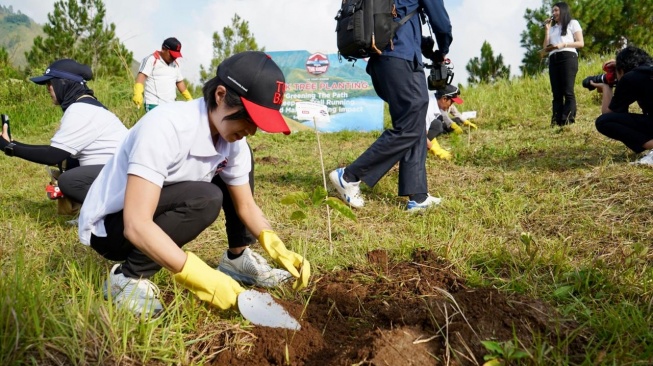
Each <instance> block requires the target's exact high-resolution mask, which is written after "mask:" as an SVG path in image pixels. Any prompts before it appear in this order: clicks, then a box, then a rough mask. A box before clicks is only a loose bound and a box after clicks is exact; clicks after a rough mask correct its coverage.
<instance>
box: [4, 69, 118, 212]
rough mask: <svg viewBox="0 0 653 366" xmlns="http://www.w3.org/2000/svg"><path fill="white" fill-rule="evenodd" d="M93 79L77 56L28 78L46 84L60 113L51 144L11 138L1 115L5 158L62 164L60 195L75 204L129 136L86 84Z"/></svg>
mask: <svg viewBox="0 0 653 366" xmlns="http://www.w3.org/2000/svg"><path fill="white" fill-rule="evenodd" d="M92 78H93V72H92V70H91V68H90V67H89V66H87V65H83V64H80V63H78V62H77V61H75V60H71V59H61V60H57V61H55V62H53V63H52V64H51V65H50V66H48V68H47V69H46V70H45V73H44V74H43V75H42V76H38V77H33V78H31V79H30V80H32V81H33V82H34V83H36V84H39V85H45V86H46V88H47V90H48V92H49V93H50V96H51V97H52V103H53V104H54V105H58V106H61V110H63V112H64V113H63V117H62V118H61V123H60V125H59V128H58V129H57V131H56V132H55V134H54V136H53V137H52V139H51V140H50V145H29V144H24V143H20V142H18V141H16V140H12V139H11V136H9V126H8V123H7V122H6V121H8V117H7V116H4V115H3V131H2V138H0V148H1V149H2V150H4V152H5V154H6V155H8V156H15V157H19V158H22V159H25V160H28V161H31V162H34V163H38V164H45V165H59V166H60V168H61V169H62V170H63V169H64V168H65V171H64V172H63V173H62V174H61V175H60V176H59V177H58V183H59V188H60V190H61V192H62V193H63V195H64V197H67V198H70V199H71V200H73V201H75V202H77V203H81V202H82V201H83V200H84V197H85V196H86V192H87V191H88V187H90V185H91V183H92V181H93V180H94V179H95V177H96V176H97V175H98V174H99V172H100V170H101V169H102V167H103V166H104V164H105V163H106V162H107V161H108V160H109V158H111V156H113V154H114V152H115V150H116V147H117V146H118V145H119V144H120V142H121V141H122V140H123V138H124V137H125V136H126V135H127V128H126V127H125V126H124V125H123V124H122V122H121V121H120V120H119V119H118V117H116V115H115V114H113V113H111V112H110V111H109V110H108V109H107V108H106V107H105V106H104V105H103V104H102V103H100V101H98V100H97V98H96V97H95V94H94V93H93V90H91V89H89V88H88V85H87V82H88V81H89V80H91V79H92ZM64 162H65V164H64ZM64 165H65V167H64ZM73 168H74V169H73Z"/></svg>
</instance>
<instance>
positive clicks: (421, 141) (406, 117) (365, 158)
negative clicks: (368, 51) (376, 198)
mask: <svg viewBox="0 0 653 366" xmlns="http://www.w3.org/2000/svg"><path fill="white" fill-rule="evenodd" d="M367 73H368V74H370V76H371V77H372V85H374V90H375V91H376V94H378V95H379V97H380V98H381V99H383V100H384V101H385V102H386V103H388V106H389V108H390V117H391V118H392V128H391V129H387V130H385V131H383V133H382V134H381V136H379V138H378V139H377V140H376V141H374V143H372V145H371V146H370V147H368V148H367V150H365V152H363V154H361V156H359V157H358V158H357V159H356V160H355V161H354V162H353V163H351V165H349V166H348V167H347V171H348V172H350V173H352V174H354V175H356V176H358V177H359V178H360V179H361V180H362V181H363V182H365V184H367V185H368V186H370V187H372V186H374V185H375V184H376V183H377V182H378V181H379V180H380V179H381V178H382V177H383V176H384V175H385V174H386V173H387V172H388V171H389V170H390V169H391V168H392V167H393V166H394V165H395V164H396V163H399V188H398V191H399V192H398V193H399V195H400V196H409V195H413V194H418V193H424V194H425V193H428V185H427V182H426V167H425V163H426V129H425V128H424V121H425V120H426V110H427V108H428V103H429V100H428V90H427V87H426V77H425V75H424V68H423V66H422V65H421V64H419V63H418V62H417V61H407V60H403V59H400V58H396V57H389V56H373V57H371V58H370V60H369V63H368V65H367Z"/></svg>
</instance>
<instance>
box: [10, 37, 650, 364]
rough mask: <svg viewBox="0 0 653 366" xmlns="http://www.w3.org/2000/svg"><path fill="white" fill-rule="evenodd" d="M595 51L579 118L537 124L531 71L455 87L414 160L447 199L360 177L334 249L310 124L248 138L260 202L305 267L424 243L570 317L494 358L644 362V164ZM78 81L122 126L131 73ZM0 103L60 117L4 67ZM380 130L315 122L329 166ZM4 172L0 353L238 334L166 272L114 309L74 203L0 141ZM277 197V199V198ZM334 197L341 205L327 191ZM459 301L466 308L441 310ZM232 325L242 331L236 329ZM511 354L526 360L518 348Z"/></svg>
mask: <svg viewBox="0 0 653 366" xmlns="http://www.w3.org/2000/svg"><path fill="white" fill-rule="evenodd" d="M647 51H649V52H650V50H647ZM601 64H602V60H601V59H600V58H599V57H598V56H596V55H595V56H590V57H586V58H585V59H584V60H581V62H580V65H579V72H578V77H577V85H576V88H577V89H576V97H577V103H578V108H579V110H578V115H577V122H576V123H575V124H574V125H572V126H569V127H565V128H551V127H550V119H549V113H550V100H551V91H550V86H549V82H548V78H547V77H546V76H545V75H536V76H528V77H523V78H513V79H512V80H500V81H497V82H496V83H493V84H479V85H475V86H473V87H468V88H466V89H465V90H464V92H463V95H464V98H465V104H463V107H464V108H469V109H474V110H476V111H477V112H478V118H477V119H475V120H474V122H475V123H477V124H478V126H479V129H478V130H476V131H472V132H471V133H470V134H466V135H456V136H454V135H446V136H444V137H442V139H438V140H439V141H440V144H442V146H443V147H445V148H452V151H453V152H454V159H453V161H451V162H445V161H439V160H435V159H428V160H427V162H426V172H427V176H428V179H429V188H430V193H431V194H432V195H434V196H439V197H443V199H444V200H443V204H442V205H440V206H439V207H438V208H437V209H435V210H433V211H431V212H428V213H427V214H424V215H406V213H405V212H404V207H405V198H404V197H397V195H396V193H397V192H396V189H397V182H398V173H397V171H396V169H392V170H391V171H390V172H389V173H388V174H387V175H386V176H385V177H384V178H383V179H381V180H380V181H379V183H378V184H377V185H376V186H374V187H365V186H363V187H362V189H363V194H364V195H365V196H366V198H367V201H366V205H365V207H364V208H362V209H361V210H357V211H356V212H355V213H356V221H353V220H334V222H333V242H334V245H333V248H334V252H333V253H331V252H330V251H329V242H328V241H327V239H326V238H325V237H324V236H323V235H321V233H323V232H324V231H325V230H326V220H325V219H324V212H323V211H322V210H318V209H315V208H314V207H313V202H314V198H317V197H322V194H323V190H319V191H317V190H313V189H312V188H313V187H316V186H318V185H321V184H322V177H321V168H320V161H319V159H318V158H317V153H314V152H315V150H312V149H313V148H314V146H313V145H314V144H313V143H314V141H315V134H314V133H313V132H312V131H311V132H298V133H293V134H291V135H289V136H285V135H281V134H265V133H257V134H256V135H255V136H251V137H249V138H248V141H249V142H250V144H251V145H252V149H253V150H254V152H255V158H256V160H257V167H256V201H257V203H258V204H259V205H260V206H261V208H262V210H263V211H264V212H265V214H266V217H267V218H268V219H269V220H270V222H272V223H273V225H274V227H275V230H276V231H278V232H279V236H280V237H283V238H287V240H285V241H286V244H288V246H289V247H293V246H294V247H297V246H299V245H300V244H301V243H304V242H305V243H310V245H306V258H307V259H309V260H310V261H311V264H312V265H313V267H312V268H313V269H314V270H313V271H314V277H313V278H314V279H317V278H320V277H321V276H322V275H323V274H324V273H328V272H331V271H334V270H338V269H342V268H350V267H354V268H355V267H357V266H359V265H365V263H366V262H365V254H366V253H368V252H369V251H370V250H372V249H384V250H387V251H388V253H389V254H390V255H391V256H392V259H393V260H397V261H400V260H401V261H404V260H409V258H410V255H409V253H412V252H413V251H414V250H415V249H416V248H421V249H426V250H429V251H433V252H434V253H436V254H438V255H440V256H442V257H443V258H446V259H447V261H448V265H449V266H450V268H451V269H452V270H455V272H456V273H457V274H459V275H460V276H461V277H463V278H465V279H466V284H465V288H468V289H470V290H473V289H474V288H475V287H477V286H486V285H489V286H492V287H495V288H498V289H500V290H502V291H503V292H504V293H507V294H514V293H518V294H521V295H523V296H529V297H533V298H537V299H540V300H542V301H543V302H545V303H548V304H552V305H553V306H555V307H556V309H557V310H558V312H559V313H560V314H561V316H562V317H563V318H564V319H573V320H574V321H575V322H576V323H577V324H578V325H579V328H578V333H577V334H575V335H574V336H576V337H580V338H581V339H582V340H583V342H582V343H583V345H586V347H585V348H582V349H580V350H579V349H577V348H574V347H571V343H569V345H570V346H567V344H566V343H565V340H564V339H562V340H560V342H559V344H560V345H559V346H557V347H554V346H551V342H550V339H551V337H554V338H555V337H556V336H557V334H541V335H538V334H534V335H533V336H532V339H531V338H529V337H525V339H519V340H516V339H512V340H510V339H508V340H506V339H494V338H492V339H487V338H486V339H485V340H486V341H489V342H494V343H492V344H490V345H489V347H487V346H486V349H487V350H488V352H487V353H488V354H489V355H494V356H496V357H498V358H495V359H494V360H496V362H495V364H501V362H503V360H504V357H506V358H505V359H508V358H512V360H513V361H512V362H513V363H514V364H536V365H569V364H572V365H573V364H600V365H603V364H610V365H638V364H642V365H644V364H650V361H651V359H653V332H651V329H650V328H651V326H650V325H651V324H653V312H652V311H651V305H650V304H651V303H653V291H652V289H653V287H652V284H653V266H651V263H652V260H653V256H652V254H651V251H650V249H649V248H650V243H651V241H652V240H653V232H652V231H651V210H650V202H651V200H653V191H651V189H650V187H651V185H652V184H653V170H651V169H646V168H643V167H637V166H631V165H629V164H628V162H629V161H633V160H634V159H635V156H634V155H633V154H632V153H631V152H629V151H628V149H627V148H625V147H624V146H623V144H622V143H619V142H616V141H612V140H608V139H607V138H605V137H603V136H602V135H600V134H599V133H598V132H597V131H596V129H595V127H594V125H593V122H594V119H595V118H596V117H597V116H598V114H599V110H600V95H598V94H597V93H596V92H588V91H587V90H586V89H583V88H582V87H581V86H580V85H579V83H578V81H580V80H582V78H584V77H585V76H588V75H592V74H596V73H597V72H599V71H600V69H601ZM90 86H91V88H92V89H93V90H94V91H95V92H96V95H97V96H98V98H99V99H100V100H101V101H102V103H104V104H105V105H106V106H107V107H108V108H109V109H110V110H111V111H114V112H115V113H116V114H117V115H118V116H119V118H120V119H121V120H122V121H123V122H124V123H125V125H127V126H132V125H133V124H134V123H135V122H136V120H137V118H138V117H139V115H137V114H136V113H143V111H142V109H141V110H140V111H138V112H136V109H135V108H133V105H132V103H131V101H130V100H129V98H125V95H129V94H130V90H131V83H128V82H126V81H125V80H124V79H120V78H107V77H100V78H98V79H97V80H94V81H92V82H91V83H90ZM0 112H2V113H8V114H9V115H10V116H11V118H12V133H13V134H14V136H15V138H17V139H18V140H19V141H21V142H25V143H33V144H47V143H48V141H49V138H50V137H51V136H52V134H53V132H54V130H55V129H56V128H57V125H58V123H59V119H60V118H61V109H60V108H59V107H56V106H53V105H52V103H51V101H50V97H49V95H48V94H47V92H46V91H45V88H43V87H42V86H37V85H35V84H33V83H31V82H27V81H18V82H0ZM378 135H379V132H371V133H357V132H351V131H347V132H338V133H329V134H322V135H320V141H321V143H322V144H323V145H322V146H323V152H324V162H325V166H326V167H336V166H342V164H343V163H346V162H350V161H352V160H353V159H355V158H356V157H357V156H359V155H360V154H361V153H362V152H363V151H364V150H365V149H366V148H367V147H368V146H369V145H370V144H371V143H372V142H373V141H374V140H375V139H376V138H377V137H378ZM0 169H1V170H2V172H3V176H2V179H0V198H1V201H2V210H0V364H1V365H23V364H38V365H42V364H43V365H49V364H65V365H68V364H76V365H84V364H107V365H117V364H132V363H133V364H146V365H149V364H166V365H167V364H198V365H200V364H215V362H216V360H215V352H217V351H219V350H222V349H224V348H225V347H226V348H233V347H243V349H245V348H247V347H251V333H250V332H249V331H248V329H247V328H246V327H247V325H246V324H245V325H242V324H238V322H239V321H241V319H240V318H239V317H238V315H237V314H236V313H235V312H224V311H216V310H215V309H212V308H211V307H208V306H203V304H202V303H201V302H200V301H199V300H197V299H196V298H195V297H193V296H192V295H190V294H189V293H188V292H187V291H181V290H180V289H179V288H178V287H177V286H175V285H174V284H173V282H172V280H171V279H170V276H169V274H168V273H165V271H162V272H161V273H160V274H157V276H155V277H154V278H153V281H154V282H155V283H156V284H157V285H159V287H160V288H161V291H162V297H163V299H164V300H165V303H166V306H167V308H166V313H165V315H163V316H162V318H160V319H157V320H155V321H154V322H153V323H140V322H138V321H136V320H134V318H133V317H131V316H130V315H129V314H127V313H125V312H121V311H118V309H116V307H115V306H114V305H113V304H112V303H110V302H107V301H105V300H104V299H103V296H102V283H103V281H104V279H105V277H106V276H105V274H106V273H107V272H108V270H109V269H110V267H111V264H110V263H109V262H107V261H106V260H104V259H103V258H101V256H99V255H97V254H96V253H95V252H94V251H93V250H92V249H90V248H88V247H85V246H83V245H81V244H79V241H78V238H77V229H76V227H72V226H69V225H67V224H66V221H67V220H69V219H70V218H69V217H62V216H58V215H57V214H56V206H55V205H54V203H53V202H51V201H49V200H47V199H46V198H45V195H44V190H43V187H44V184H45V183H46V182H47V180H48V179H49V178H48V177H47V176H46V173H45V172H44V169H43V167H42V166H40V165H38V164H33V163H30V162H27V161H24V160H22V159H17V158H9V157H5V156H0ZM293 192H299V193H293ZM281 197H283V200H284V202H285V203H287V204H279V200H280V199H281ZM286 198H287V199H286ZM331 201H333V204H334V205H337V204H338V203H341V202H339V200H337V199H335V198H332V197H327V198H325V204H327V205H329V202H331ZM297 207H299V208H300V211H302V212H303V214H304V216H303V218H300V219H301V220H303V225H304V226H306V227H308V229H306V230H304V231H302V232H298V231H300V230H298V228H297V226H298V225H297V223H292V222H289V221H290V220H289V219H288V218H289V217H290V216H291V214H292V213H293V212H294V211H297ZM331 207H335V206H331ZM223 231H224V223H223V222H222V221H221V218H219V219H218V220H216V222H215V223H214V224H213V225H212V226H211V227H210V228H209V229H208V230H206V231H205V232H203V233H202V234H200V235H199V236H198V237H197V238H196V239H195V240H194V241H193V242H191V243H188V244H187V245H186V246H185V247H184V249H187V250H191V251H193V252H195V253H197V254H198V255H199V256H200V257H202V258H207V261H208V262H211V261H212V262H211V263H209V264H210V265H212V266H213V265H217V261H218V260H219V258H218V256H216V250H218V251H219V250H222V249H224V248H225V247H226V245H227V244H226V240H225V239H224V238H225V235H224V232H223ZM438 268H439V267H438ZM424 270H429V271H436V270H438V269H436V268H426V267H425V269H424ZM379 280H383V279H382V278H379ZM465 291H466V290H465ZM422 295H423V296H424V297H425V298H428V297H429V296H432V294H422ZM514 305H515V306H522V304H521V303H520V302H518V301H517V302H515V303H514ZM421 310H425V311H426V310H428V309H416V311H421ZM537 311H538V310H537V309H534V313H533V314H536V313H537ZM469 314H470V313H469V310H465V309H463V312H462V313H456V314H455V316H461V315H465V316H469ZM471 315H473V314H471ZM452 316H453V315H452ZM536 318H537V319H540V320H542V321H544V319H546V318H540V317H539V316H536ZM470 319H471V318H470ZM540 320H538V321H540ZM471 326H474V327H475V326H477V324H475V323H474V322H471ZM243 328H244V330H243ZM234 329H235V330H240V331H247V334H245V335H243V336H239V335H235V336H234V333H233V332H234ZM537 331H538V329H534V333H536V332H537ZM449 334H450V337H451V334H452V333H449ZM538 337H540V338H539V341H538ZM448 341H449V340H444V339H443V340H442V342H443V344H444V342H448ZM465 341H466V342H468V344H470V346H474V347H482V346H480V345H479V344H478V342H477V340H475V339H468V340H465ZM506 342H509V343H506ZM537 342H539V343H537ZM472 343H473V344H472ZM525 344H531V345H533V344H534V345H533V346H529V347H528V348H527V347H526V346H524V345H525ZM521 352H529V353H530V354H531V355H532V358H531V357H530V356H529V357H525V356H524V357H523V358H518V357H521V356H522V355H523V353H521ZM579 353H580V354H579ZM572 356H573V357H575V358H573V359H572V358H571V357H572ZM291 357H292V355H291ZM579 357H580V358H579ZM492 361H493V360H489V361H488V362H492ZM470 362H471V361H470ZM481 362H482V361H481ZM291 363H292V360H291Z"/></svg>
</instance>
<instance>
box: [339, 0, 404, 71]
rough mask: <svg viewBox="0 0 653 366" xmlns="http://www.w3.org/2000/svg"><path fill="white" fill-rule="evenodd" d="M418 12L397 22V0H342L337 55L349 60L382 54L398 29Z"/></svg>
mask: <svg viewBox="0 0 653 366" xmlns="http://www.w3.org/2000/svg"><path fill="white" fill-rule="evenodd" d="M415 12H417V10H415V11H413V12H412V13H410V14H408V15H406V16H405V17H404V18H403V19H402V20H401V21H400V22H395V21H394V18H396V17H397V11H396V9H395V4H394V0H342V6H341V8H340V10H338V14H337V15H336V21H337V25H336V34H337V39H338V53H339V54H340V55H341V56H342V57H344V58H346V59H347V60H349V61H355V60H356V59H359V58H366V57H370V56H372V55H374V54H378V55H380V54H381V51H382V50H383V49H384V48H386V47H387V46H388V44H391V43H392V38H393V37H394V35H395V32H396V31H397V28H399V27H400V26H401V25H403V24H404V23H406V22H407V21H408V20H409V19H410V18H411V17H412V16H413V15H414V14H415Z"/></svg>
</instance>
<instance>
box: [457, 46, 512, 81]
mask: <svg viewBox="0 0 653 366" xmlns="http://www.w3.org/2000/svg"><path fill="white" fill-rule="evenodd" d="M465 69H467V72H468V73H469V77H468V78H467V82H468V83H470V84H478V83H494V82H496V81H497V80H500V79H510V66H505V65H504V64H503V56H502V55H501V54H499V56H497V57H496V58H495V57H494V52H493V51H492V46H490V44H489V43H488V42H487V41H484V42H483V46H481V58H480V59H479V58H478V57H474V58H473V59H471V60H469V62H468V63H467V66H465Z"/></svg>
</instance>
